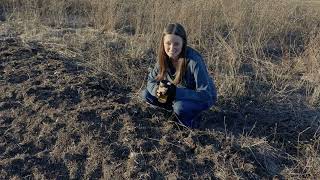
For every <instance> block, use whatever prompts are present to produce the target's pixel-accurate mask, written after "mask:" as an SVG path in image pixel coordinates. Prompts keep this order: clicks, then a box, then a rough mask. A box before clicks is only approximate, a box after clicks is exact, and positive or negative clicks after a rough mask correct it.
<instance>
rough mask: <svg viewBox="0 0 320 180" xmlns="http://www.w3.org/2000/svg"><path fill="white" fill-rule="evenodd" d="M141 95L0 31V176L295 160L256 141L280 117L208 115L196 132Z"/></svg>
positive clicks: (231, 171) (154, 175) (241, 169)
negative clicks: (143, 99) (243, 137)
mask: <svg viewBox="0 0 320 180" xmlns="http://www.w3.org/2000/svg"><path fill="white" fill-rule="evenodd" d="M137 99H138V98H137V97H136V95H135V94H134V93H133V92H132V90H131V89H130V88H129V87H126V86H125V85H119V84H115V83H113V81H112V79H111V78H109V77H108V76H107V75H104V74H101V73H100V74H97V73H94V70H92V69H90V68H88V67H87V66H85V65H84V64H83V63H80V62H78V61H77V60H76V59H72V58H68V57H65V56H63V55H61V54H59V52H54V51H49V50H46V48H45V47H44V46H42V45H41V43H40V42H27V43H25V42H22V41H21V39H20V38H19V37H7V36H0V178H1V179H8V178H28V179H30V178H31V179H38V178H44V179H80V178H85V179H100V178H101V179H128V178H129V179H164V178H168V179H171V178H173V179H176V178H178V179H194V178H202V179H205V178H213V179H216V178H218V179H224V178H226V177H231V178H232V177H240V178H246V179H247V178H249V179H259V178H261V177H269V178H270V177H274V176H279V177H280V173H281V170H282V169H283V168H284V166H290V164H291V163H292V161H290V160H288V159H287V158H286V157H285V156H284V155H283V154H284V153H282V152H281V151H278V150H275V148H272V147H271V146H270V145H269V144H268V143H267V140H268V139H267V140H266V141H261V142H260V141H257V143H252V142H254V141H256V140H257V139H255V138H261V137H260V136H263V135H265V134H267V133H270V132H273V131H274V130H272V129H270V128H271V127H274V124H275V121H276V120H274V121H273V122H270V123H265V124H263V125H259V124H258V125H257V124H255V122H256V120H257V119H261V118H262V117H265V118H268V116H266V115H265V114H260V115H259V114H258V115H256V116H255V115H253V114H255V112H249V111H246V112H235V113H232V112H216V111H210V112H206V113H204V118H203V123H202V124H201V126H200V127H201V129H202V130H201V129H200V130H199V129H198V130H193V131H192V130H190V129H187V128H184V127H182V126H180V125H178V123H176V122H175V121H174V118H173V117H172V116H171V114H170V113H168V112H166V111H162V110H156V109H152V108H151V107H148V106H147V105H146V104H144V103H142V102H140V101H138V100H137ZM273 113H274V112H273ZM270 114H272V113H270ZM257 116H259V117H257ZM278 117H280V116H278ZM285 118H288V121H290V119H289V117H287V116H285V117H283V118H282V119H285ZM269 119H272V118H271V117H269ZM280 119H281V118H280ZM266 124H267V126H266ZM285 125H287V126H290V123H286V124H284V125H281V124H278V129H277V130H278V131H279V128H286V127H285ZM257 127H259V128H260V129H259V128H257ZM296 127H298V126H294V127H291V129H290V128H289V127H287V128H286V129H285V131H286V132H288V133H289V134H290V132H289V131H287V130H288V129H290V130H292V131H295V132H299V131H298V130H296V129H294V128H296ZM205 128H206V129H207V130H203V129H205ZM261 128H265V129H261ZM268 128H269V129H268ZM303 128H304V127H301V128H300V129H303ZM241 134H242V135H246V134H247V135H248V137H246V140H243V141H241ZM293 134H295V135H296V134H297V133H293ZM251 135H252V137H251ZM295 135H292V136H295ZM285 137H286V136H281V135H278V136H274V138H278V139H279V138H285ZM244 141H248V142H247V144H248V146H245V145H246V142H244ZM250 141H251V142H250ZM275 145H277V144H275Z"/></svg>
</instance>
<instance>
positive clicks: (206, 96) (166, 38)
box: [142, 23, 217, 127]
mask: <svg viewBox="0 0 320 180" xmlns="http://www.w3.org/2000/svg"><path fill="white" fill-rule="evenodd" d="M159 82H163V83H164V84H165V86H160V84H159ZM163 96H164V98H165V99H164V101H163ZM142 97H143V99H144V100H145V101H146V102H147V103H150V104H152V105H155V106H158V107H162V108H165V109H167V110H173V111H174V113H175V115H176V117H177V118H178V120H180V122H182V123H183V124H184V125H186V126H188V127H194V124H195V122H196V121H197V117H198V115H199V113H200V112H201V111H204V110H207V109H209V108H210V107H211V106H213V105H214V103H215V102H216V99H217V93H216V88H215V85H214V82H213V80H212V78H211V77H210V75H209V74H208V70H207V67H206V65H205V62H204V60H203V59H202V57H201V55H200V54H199V53H198V52H197V51H196V50H194V49H192V48H191V47H188V46H187V35H186V32H185V30H184V28H183V26H182V25H180V24H178V23H174V24H168V25H167V26H166V28H165V29H164V32H163V35H162V38H161V41H160V46H159V52H158V62H157V63H156V65H155V67H154V68H153V70H152V71H151V72H150V73H149V75H148V82H147V89H146V90H144V91H143V93H142ZM160 98H161V100H160Z"/></svg>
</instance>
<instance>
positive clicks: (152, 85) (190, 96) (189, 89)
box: [147, 47, 217, 106]
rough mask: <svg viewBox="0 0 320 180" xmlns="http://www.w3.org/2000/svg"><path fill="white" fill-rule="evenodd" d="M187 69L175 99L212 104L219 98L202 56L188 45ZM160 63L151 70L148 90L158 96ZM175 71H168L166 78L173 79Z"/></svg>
mask: <svg viewBox="0 0 320 180" xmlns="http://www.w3.org/2000/svg"><path fill="white" fill-rule="evenodd" d="M186 55H187V57H186V60H187V69H186V74H185V76H184V79H183V80H182V82H181V83H180V84H179V85H178V86H177V89H176V97H175V100H176V101H179V100H191V101H198V102H201V103H206V102H207V103H208V105H209V106H212V105H213V104H214V103H215V102H216V100H217V91H216V88H215V85H214V82H213V79H212V78H211V77H210V75H209V73H208V70H207V67H206V65H205V62H204V60H203V58H202V56H201V55H200V54H199V53H198V52H197V51H196V50H194V49H192V48H191V47H187V53H186ZM158 73H159V64H158V63H156V65H155V67H154V68H153V69H152V70H151V71H150V72H149V75H148V82H147V90H148V91H149V93H150V94H151V95H153V96H156V91H157V89H158V85H157V83H158V82H157V80H156V79H155V78H156V76H157V75H158ZM172 77H173V72H171V71H170V70H168V71H167V75H166V79H168V80H172Z"/></svg>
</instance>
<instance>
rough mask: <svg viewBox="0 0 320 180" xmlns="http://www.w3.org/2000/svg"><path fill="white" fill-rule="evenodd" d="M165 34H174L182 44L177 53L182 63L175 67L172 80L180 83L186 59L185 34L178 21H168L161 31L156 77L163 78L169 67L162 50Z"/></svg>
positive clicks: (174, 82)
mask: <svg viewBox="0 0 320 180" xmlns="http://www.w3.org/2000/svg"><path fill="white" fill-rule="evenodd" d="M167 34H174V35H177V36H179V37H181V38H182V40H183V44H182V50H181V53H180V54H179V59H180V60H181V61H182V63H180V64H179V66H178V68H177V69H176V77H175V79H174V80H173V82H172V83H173V84H175V85H177V84H179V83H181V81H182V79H183V78H184V75H185V72H186V67H187V60H186V50H187V34H186V31H185V30H184V28H183V26H182V25H181V24H179V23H170V24H168V25H167V26H166V27H165V28H164V31H163V33H162V37H161V41H160V45H159V51H158V63H159V67H160V69H159V74H158V76H157V77H156V79H157V80H158V81H160V80H163V79H164V78H165V75H166V72H167V70H168V69H169V63H170V62H169V61H170V59H169V57H168V55H167V54H166V52H165V50H164V43H163V40H164V36H165V35H167Z"/></svg>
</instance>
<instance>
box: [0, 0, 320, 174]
mask: <svg viewBox="0 0 320 180" xmlns="http://www.w3.org/2000/svg"><path fill="white" fill-rule="evenodd" d="M1 7H2V9H4V12H3V13H2V12H1ZM1 14H5V15H6V19H7V21H8V23H10V24H11V25H12V26H13V27H15V29H18V31H19V32H18V33H20V35H21V37H23V39H24V40H25V41H42V42H44V44H45V45H46V46H47V47H48V48H52V49H54V50H58V51H60V52H61V53H64V54H67V55H68V56H72V57H74V58H76V59H80V60H82V61H85V62H87V63H88V64H90V65H92V67H95V68H96V69H97V71H99V72H101V71H102V72H104V73H107V74H109V75H111V77H113V78H114V79H113V80H114V81H115V82H117V83H119V84H121V83H125V84H127V85H129V86H130V87H131V88H132V90H133V92H135V93H139V91H140V90H141V88H142V87H143V86H144V84H145V79H144V78H145V75H146V73H147V71H148V68H149V67H151V66H152V65H153V64H154V62H155V56H156V52H157V45H158V44H157V43H158V40H159V35H160V32H161V30H162V28H163V27H164V25H165V24H167V23H168V22H180V23H181V24H183V25H184V26H185V27H186V30H187V32H188V34H189V37H188V38H189V44H190V45H191V46H193V47H195V48H196V49H198V50H200V51H201V53H202V54H203V55H204V57H205V59H206V61H207V65H208V67H209V71H210V73H211V74H212V75H213V76H214V79H215V81H216V86H217V88H218V94H219V104H218V106H220V107H221V108H222V109H228V108H231V109H237V110H239V109H240V111H241V109H242V108H243V107H244V106H246V105H248V104H250V103H251V102H252V101H254V102H257V103H258V104H262V105H261V107H266V106H268V108H271V107H270V105H273V106H277V105H279V106H286V107H290V108H291V109H292V111H295V110H296V109H299V110H301V108H310V109H315V108H317V107H318V106H319V105H320V85H319V82H320V71H319V69H320V50H319V45H320V33H319V28H320V1H303V0H268V1H263V0H238V1H231V0H212V1H206V0H198V1H196V0H187V1H181V0H179V1H177V0H164V1H161V3H160V1H156V0H140V1H136V0H68V1H66V0H28V1H24V0H2V2H1V4H0V16H1ZM142 80H144V81H142ZM275 108H276V107H275ZM299 112H304V111H303V110H301V111H299ZM306 112H308V111H306ZM302 117H304V116H302V115H299V114H298V115H296V118H297V121H299V120H300V119H299V118H302ZM308 118H309V117H308ZM314 119H315V121H319V117H314ZM310 121H311V120H310ZM309 124H311V123H309ZM316 129H317V127H316ZM249 136H250V135H248V136H247V137H241V138H240V140H239V144H241V148H244V149H250V148H251V147H252V146H255V144H256V143H265V144H268V142H267V141H266V140H265V139H264V138H258V139H250V138H251V137H249ZM296 138H297V137H296ZM319 138H320V137H319V135H318V134H317V133H315V134H314V139H313V140H310V141H309V142H306V143H301V142H299V140H297V139H296V140H295V141H298V143H297V144H296V146H295V147H296V149H298V150H299V152H297V154H295V155H294V156H293V155H292V154H291V156H293V157H292V159H294V160H295V162H297V164H296V165H295V166H293V167H288V168H286V169H284V170H283V172H281V173H282V174H283V175H284V176H285V177H287V178H293V179H300V178H307V179H316V178H317V177H319V176H320V171H319V165H320V157H319V148H318V145H319ZM270 143H271V142H270ZM284 149H285V148H284ZM262 166H265V167H266V165H264V164H263V165H262ZM266 168H267V167H266ZM219 173H220V175H221V177H223V178H226V177H228V175H230V174H224V173H225V172H223V170H221V172H218V173H217V175H219Z"/></svg>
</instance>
